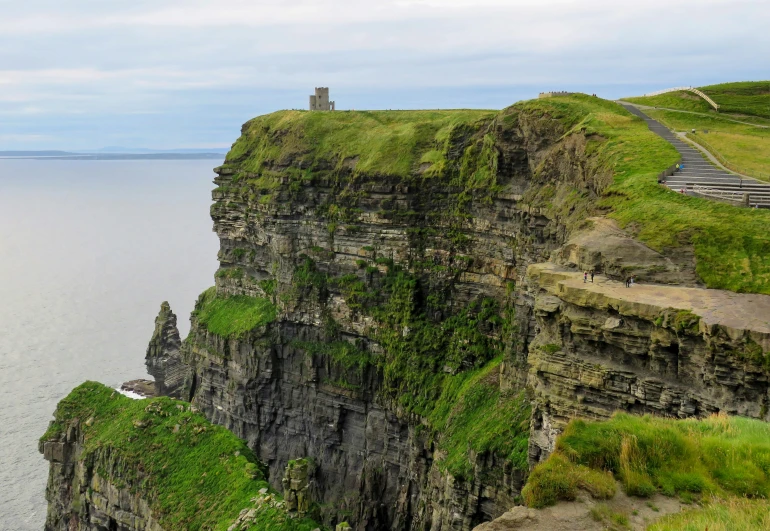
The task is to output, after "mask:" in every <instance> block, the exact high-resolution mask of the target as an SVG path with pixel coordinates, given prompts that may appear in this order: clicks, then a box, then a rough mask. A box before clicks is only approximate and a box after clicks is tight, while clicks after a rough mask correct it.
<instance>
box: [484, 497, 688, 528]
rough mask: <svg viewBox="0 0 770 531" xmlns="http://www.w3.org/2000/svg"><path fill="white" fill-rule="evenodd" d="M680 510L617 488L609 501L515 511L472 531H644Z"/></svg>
mask: <svg viewBox="0 0 770 531" xmlns="http://www.w3.org/2000/svg"><path fill="white" fill-rule="evenodd" d="M682 507H683V505H682V503H681V502H680V501H679V500H677V499H675V498H668V497H666V496H661V495H656V496H653V497H652V498H647V499H642V498H632V497H629V496H627V495H626V494H625V493H624V492H622V490H621V488H620V486H618V493H617V494H616V495H615V497H614V498H613V499H611V500H609V501H597V500H594V499H593V498H591V497H590V496H589V495H588V494H585V493H584V494H581V495H580V496H578V499H577V500H575V501H574V502H561V503H559V504H557V505H554V506H553V507H546V508H545V509H539V510H536V509H529V508H527V507H523V506H519V507H514V508H513V509H511V510H510V511H509V512H507V513H505V514H504V515H502V516H501V517H500V518H498V519H496V520H493V521H492V522H488V523H485V524H481V525H480V526H477V527H476V528H475V529H474V530H473V531H518V530H521V531H605V530H617V531H627V530H632V531H643V530H644V529H646V528H647V526H648V525H650V524H651V523H653V522H654V521H656V520H658V519H659V518H661V517H663V516H666V515H669V514H674V513H678V512H680V511H681V510H682Z"/></svg>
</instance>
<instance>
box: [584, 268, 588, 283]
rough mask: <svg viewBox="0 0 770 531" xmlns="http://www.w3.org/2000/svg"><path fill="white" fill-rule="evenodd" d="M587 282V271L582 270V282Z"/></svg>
mask: <svg viewBox="0 0 770 531" xmlns="http://www.w3.org/2000/svg"><path fill="white" fill-rule="evenodd" d="M586 282H588V271H583V284H585V283H586Z"/></svg>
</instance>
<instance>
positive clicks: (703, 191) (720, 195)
mask: <svg viewBox="0 0 770 531" xmlns="http://www.w3.org/2000/svg"><path fill="white" fill-rule="evenodd" d="M691 190H692V192H694V193H696V194H699V195H704V196H706V197H713V198H715V199H722V200H723V201H731V202H735V203H746V195H747V194H745V193H743V192H729V191H727V190H717V189H715V188H709V187H707V186H701V185H699V184H694V185H692V187H691Z"/></svg>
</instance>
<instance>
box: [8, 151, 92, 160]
mask: <svg viewBox="0 0 770 531" xmlns="http://www.w3.org/2000/svg"><path fill="white" fill-rule="evenodd" d="M76 154H77V153H71V152H68V151H53V150H48V151H0V157H22V158H29V157H66V156H70V155H76Z"/></svg>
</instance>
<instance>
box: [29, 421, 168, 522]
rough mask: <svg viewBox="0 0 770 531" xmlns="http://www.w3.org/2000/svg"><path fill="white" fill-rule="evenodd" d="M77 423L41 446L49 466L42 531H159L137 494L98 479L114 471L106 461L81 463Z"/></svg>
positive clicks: (43, 442) (108, 481)
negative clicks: (45, 511)
mask: <svg viewBox="0 0 770 531" xmlns="http://www.w3.org/2000/svg"><path fill="white" fill-rule="evenodd" d="M88 421H89V420H83V422H88ZM80 422H81V421H80V420H77V419H76V420H74V421H72V422H71V423H70V424H69V425H68V426H67V427H66V429H65V430H63V431H62V432H61V434H60V435H59V436H58V437H57V438H56V439H54V440H41V441H40V448H39V449H40V453H42V454H43V457H45V459H46V460H47V461H48V462H49V463H50V467H49V474H48V485H47V487H46V494H45V496H46V500H48V512H47V515H46V521H45V531H73V530H77V531H163V528H162V527H161V526H160V524H159V523H158V522H157V521H156V520H155V519H154V517H153V514H152V511H151V509H150V505H149V503H148V501H147V500H146V499H145V498H144V497H143V496H142V492H141V491H140V490H135V489H132V488H130V486H128V485H123V486H119V485H117V484H116V483H115V482H112V481H110V480H109V479H106V478H104V477H103V476H102V475H101V474H100V470H104V469H105V467H107V468H109V466H110V465H112V466H114V465H115V463H110V458H109V456H107V455H105V456H103V457H104V462H103V463H96V462H93V461H92V462H87V461H86V460H84V459H82V457H81V454H82V453H83V445H84V441H83V431H82V430H81V424H80ZM90 422H93V419H90Z"/></svg>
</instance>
